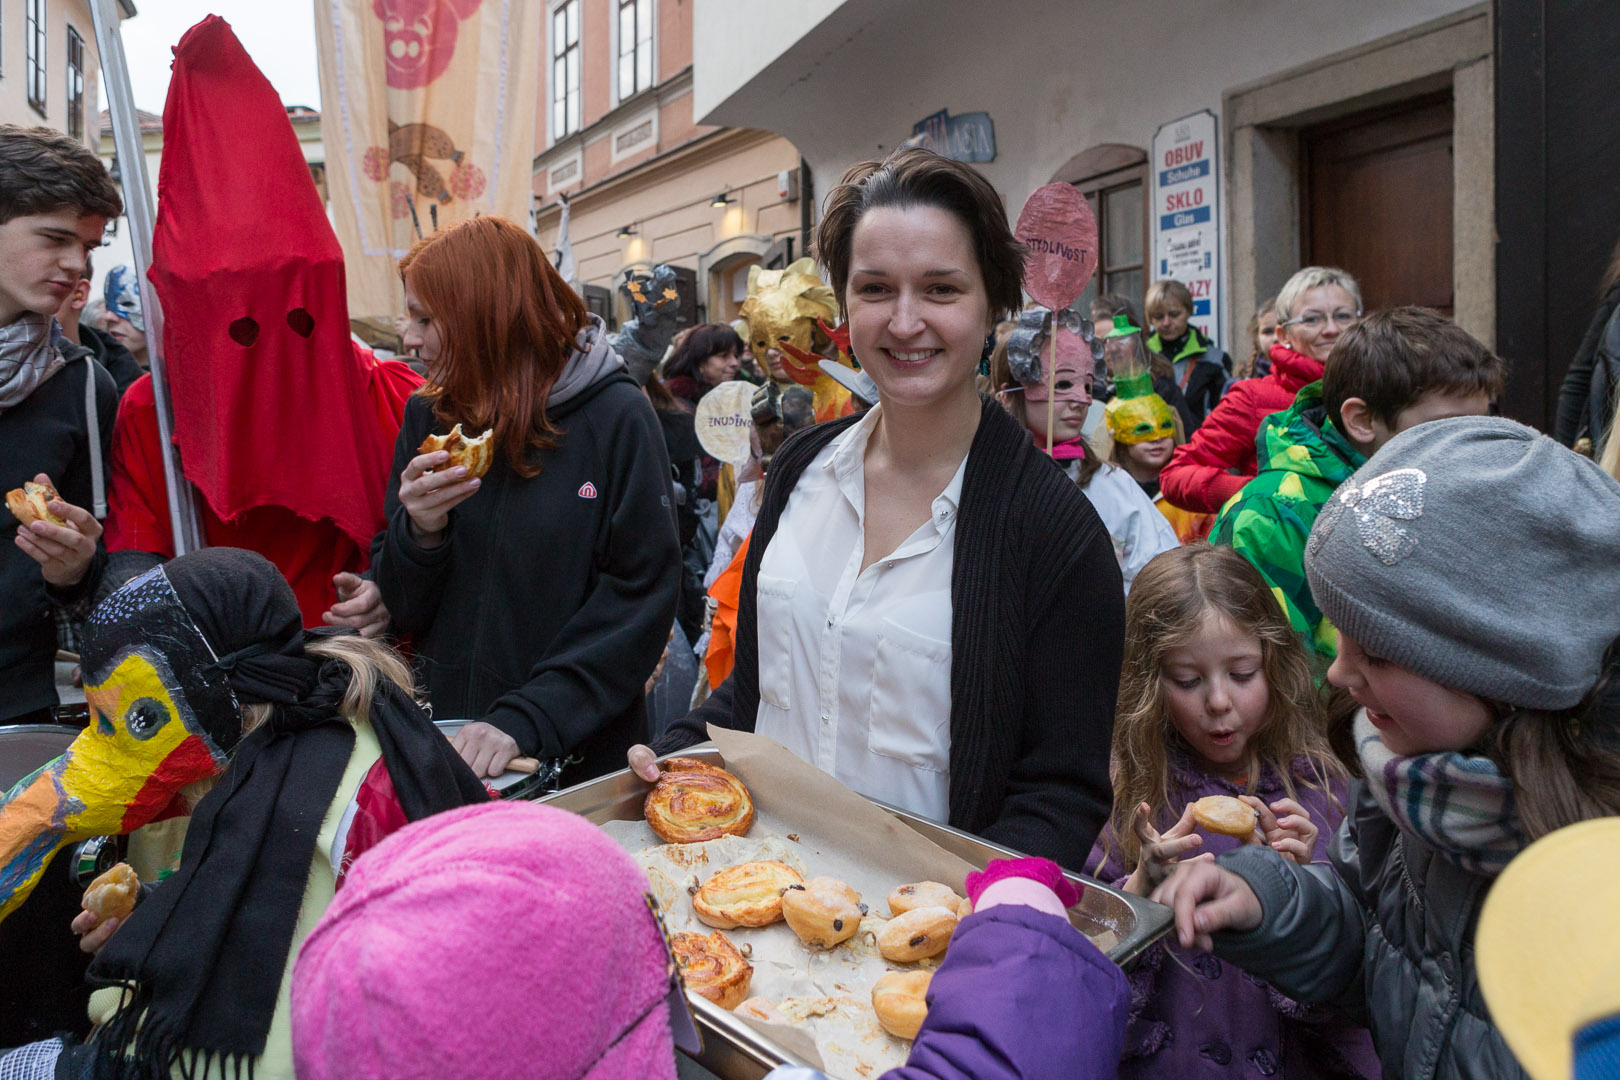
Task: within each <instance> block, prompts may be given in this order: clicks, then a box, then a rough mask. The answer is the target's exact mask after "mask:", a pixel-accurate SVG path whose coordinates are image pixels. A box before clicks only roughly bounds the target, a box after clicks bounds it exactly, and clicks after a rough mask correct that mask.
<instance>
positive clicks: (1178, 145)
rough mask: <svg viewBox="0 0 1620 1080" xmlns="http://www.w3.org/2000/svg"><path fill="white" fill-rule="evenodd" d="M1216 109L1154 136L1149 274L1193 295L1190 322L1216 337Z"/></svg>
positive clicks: (1218, 229)
mask: <svg viewBox="0 0 1620 1080" xmlns="http://www.w3.org/2000/svg"><path fill="white" fill-rule="evenodd" d="M1217 146H1218V142H1217V139H1216V129H1215V114H1214V113H1212V112H1209V111H1208V110H1205V111H1203V112H1197V113H1193V114H1192V115H1191V116H1184V117H1182V118H1181V119H1180V120H1174V121H1171V122H1170V123H1168V124H1165V125H1164V126H1163V127H1161V128H1160V129H1159V130H1158V131H1157V132H1155V133H1154V136H1153V273H1152V275H1150V280H1155V281H1156V280H1159V279H1162V278H1175V279H1176V280H1177V281H1179V282H1181V283H1182V284H1183V285H1185V286H1187V289H1188V290H1189V291H1190V292H1191V293H1192V296H1193V313H1192V324H1193V325H1194V326H1196V327H1198V329H1199V330H1201V331H1203V332H1204V333H1205V334H1206V335H1208V336H1209V338H1210V339H1211V340H1212V341H1215V342H1218V343H1220V344H1222V345H1225V344H1226V339H1225V338H1224V337H1222V336H1221V330H1222V327H1221V298H1220V288H1221V214H1220V176H1221V170H1220V159H1219V157H1218V155H1217Z"/></svg>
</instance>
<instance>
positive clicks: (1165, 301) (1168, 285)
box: [1142, 278, 1193, 319]
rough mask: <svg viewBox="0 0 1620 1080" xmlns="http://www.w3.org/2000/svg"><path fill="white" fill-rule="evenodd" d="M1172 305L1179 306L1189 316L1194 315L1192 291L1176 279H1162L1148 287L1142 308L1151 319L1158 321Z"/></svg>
mask: <svg viewBox="0 0 1620 1080" xmlns="http://www.w3.org/2000/svg"><path fill="white" fill-rule="evenodd" d="M1171 304H1179V305H1180V306H1181V310H1183V311H1185V312H1186V313H1187V314H1188V315H1191V314H1192V313H1193V299H1192V290H1191V289H1189V288H1187V286H1185V285H1183V284H1182V283H1181V282H1179V281H1177V280H1176V279H1175V278H1161V279H1160V280H1158V281H1155V282H1154V283H1153V284H1151V285H1149V286H1148V291H1147V296H1146V297H1144V298H1143V300H1142V308H1143V310H1145V311H1146V312H1147V317H1148V318H1149V319H1156V318H1158V317H1159V316H1160V315H1162V314H1164V309H1165V308H1167V307H1169V306H1170V305H1171Z"/></svg>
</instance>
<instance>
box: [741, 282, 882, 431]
mask: <svg viewBox="0 0 1620 1080" xmlns="http://www.w3.org/2000/svg"><path fill="white" fill-rule="evenodd" d="M742 315H743V318H745V319H747V320H748V348H749V350H750V351H751V352H753V354H754V359H755V360H756V361H757V362H758V363H759V366H760V368H761V370H766V371H768V370H769V360H768V358H767V357H766V352H767V351H768V350H770V349H776V350H777V351H778V352H779V353H780V354H781V357H782V367H783V369H784V370H785V371H786V372H787V373H788V377H789V378H791V379H792V380H793V381H794V382H796V383H798V384H799V385H801V386H808V387H809V388H810V391H811V394H812V397H813V399H814V402H815V411H816V421H817V422H818V423H819V422H821V421H823V420H831V419H834V418H836V417H839V416H846V415H848V414H849V413H851V412H853V411H854V405H853V404H852V403H851V401H850V394H849V391H848V390H845V389H844V388H843V387H842V386H840V385H838V383H837V382H836V381H835V380H834V379H832V378H831V377H830V376H828V375H826V374H824V373H823V372H822V371H821V369H820V368H819V367H818V366H817V365H818V363H819V362H820V360H821V359H822V357H821V355H820V353H819V352H818V351H817V350H818V349H820V348H825V347H826V345H827V343H828V341H829V340H832V338H831V336H830V334H829V333H828V328H829V327H831V326H832V325H833V324H834V323H836V322H837V321H838V298H837V297H836V296H835V295H834V294H833V290H832V286H830V285H828V284H827V283H826V282H824V281H822V280H821V277H820V275H818V274H817V273H816V264H815V260H813V259H808V258H805V259H800V260H798V261H797V262H794V263H792V264H790V265H789V266H787V267H786V268H784V269H781V270H762V269H760V268H759V267H758V266H753V267H750V268H749V270H748V298H747V299H746V300H744V301H743V303H742ZM837 356H838V359H839V361H840V362H843V363H845V365H846V366H853V365H849V364H848V363H847V361H846V360H845V358H844V354H843V353H842V351H840V352H838V354H837Z"/></svg>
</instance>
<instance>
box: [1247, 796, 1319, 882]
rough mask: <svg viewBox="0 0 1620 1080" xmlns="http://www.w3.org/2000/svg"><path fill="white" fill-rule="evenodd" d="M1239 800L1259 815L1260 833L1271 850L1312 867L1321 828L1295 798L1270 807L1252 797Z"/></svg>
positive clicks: (1279, 801) (1279, 800)
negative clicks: (1310, 864)
mask: <svg viewBox="0 0 1620 1080" xmlns="http://www.w3.org/2000/svg"><path fill="white" fill-rule="evenodd" d="M1238 797H1239V798H1241V799H1242V800H1243V801H1244V802H1246V803H1248V804H1249V805H1250V806H1252V807H1253V808H1254V810H1255V812H1256V813H1258V814H1259V815H1260V833H1261V834H1262V835H1263V836H1264V837H1265V838H1266V844H1267V845H1268V846H1269V847H1270V848H1271V850H1273V851H1275V852H1276V853H1277V854H1279V855H1281V856H1282V857H1283V858H1285V859H1292V860H1293V861H1294V862H1297V863H1299V865H1301V866H1306V865H1309V863H1310V861H1311V852H1313V851H1315V850H1316V837H1317V833H1318V829H1317V828H1316V824H1315V823H1314V822H1312V821H1311V815H1310V813H1309V812H1307V811H1306V809H1305V808H1304V807H1303V806H1301V805H1299V803H1297V802H1295V801H1294V800H1293V799H1278V800H1277V801H1276V802H1274V803H1272V804H1270V805H1269V806H1268V805H1266V804H1265V803H1263V802H1261V801H1260V800H1259V799H1257V798H1256V797H1255V796H1253V795H1240V796H1238Z"/></svg>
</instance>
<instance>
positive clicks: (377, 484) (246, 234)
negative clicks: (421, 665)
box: [107, 16, 421, 625]
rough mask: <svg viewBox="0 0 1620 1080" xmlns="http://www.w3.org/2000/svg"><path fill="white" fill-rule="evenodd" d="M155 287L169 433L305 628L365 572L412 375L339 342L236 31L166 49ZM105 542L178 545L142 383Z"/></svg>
mask: <svg viewBox="0 0 1620 1080" xmlns="http://www.w3.org/2000/svg"><path fill="white" fill-rule="evenodd" d="M174 57H175V59H174V77H173V80H172V81H171V83H170V85H169V99H168V102H167V104H166V105H165V107H164V110H163V134H164V149H163V165H162V168H161V170H160V172H159V174H158V214H157V227H156V235H155V236H154V238H153V244H152V248H153V251H152V270H151V279H152V282H153V284H154V285H155V286H156V288H157V292H158V297H159V299H160V300H161V302H162V304H163V314H164V324H163V355H164V361H165V363H166V365H167V372H168V378H169V394H170V397H171V399H172V401H173V403H174V441H175V444H176V445H177V446H178V447H179V448H180V459H181V464H182V467H183V468H184V471H185V475H186V478H187V479H188V480H190V481H191V483H192V484H193V485H194V486H195V487H196V489H197V490H198V492H200V493H201V496H202V499H201V505H200V506H199V508H198V509H199V513H200V514H201V517H202V526H203V535H204V537H205V538H206V540H207V542H208V543H209V544H210V545H213V546H232V547H243V548H248V549H250V550H253V551H257V552H259V553H260V554H262V555H264V556H265V557H266V558H268V559H270V560H271V561H272V562H274V563H275V564H276V566H277V567H278V568H279V569H280V570H281V572H282V573H283V574H285V575H286V577H287V579H288V580H289V581H291V582H292V585H293V589H294V590H295V591H296V592H297V594H298V604H299V607H300V609H301V610H302V612H303V616H304V621H305V623H306V624H309V625H319V624H320V621H321V613H322V612H323V611H325V610H326V609H327V608H329V607H330V606H331V605H332V603H333V602H334V601H335V600H336V598H337V596H336V592H335V590H334V588H333V586H332V576H333V575H334V574H335V573H337V572H339V571H342V570H348V571H359V570H362V569H364V568H365V565H366V560H367V552H368V550H369V546H370V543H371V538H372V536H373V535H374V534H376V533H377V532H378V531H379V530H380V529H381V528H382V525H383V485H384V483H385V481H386V479H387V473H388V468H389V465H390V462H391V461H392V460H393V451H394V441H395V439H396V437H397V436H398V434H399V425H400V417H401V415H402V414H403V412H404V408H405V399H406V398H408V397H409V396H410V394H411V391H413V390H414V389H415V388H416V387H417V386H419V385H420V384H421V379H420V378H418V377H417V375H416V374H415V373H414V372H413V371H411V369H410V368H409V367H408V366H407V365H406V364H404V363H401V362H397V361H379V360H377V359H376V358H375V357H373V356H372V354H371V353H370V352H369V351H367V350H365V349H361V348H359V347H357V346H356V345H354V343H353V342H352V341H351V339H350V337H349V312H348V299H347V295H346V292H345V288H344V276H343V251H342V249H341V248H340V247H339V246H338V242H337V236H336V235H335V234H334V233H333V231H332V226H331V224H330V223H329V222H328V220H327V217H326V209H325V207H324V206H323V205H322V204H321V199H320V195H319V194H318V193H317V192H316V189H315V184H314V182H313V180H312V179H311V178H310V173H309V166H308V165H307V163H306V162H305V160H304V156H303V152H302V150H301V148H300V146H299V143H298V139H297V137H296V136H295V135H294V134H293V130H292V125H291V124H290V123H289V122H288V120H287V112H286V109H285V108H284V107H283V106H282V104H281V99H280V98H279V96H278V95H277V94H276V91H275V89H274V88H273V87H271V85H270V83H269V81H268V80H266V79H265V77H264V75H263V74H261V73H260V71H259V69H258V68H257V67H255V66H254V64H253V61H252V60H251V59H249V57H248V55H247V52H246V51H245V50H244V49H243V48H242V46H241V43H240V42H238V41H237V40H236V36H235V35H234V34H233V33H231V29H230V26H229V25H228V24H227V23H226V22H225V21H224V20H223V19H220V18H218V17H217V16H209V17H208V18H206V19H204V20H203V21H202V22H200V23H198V24H197V25H196V26H194V27H192V28H191V30H189V31H188V32H187V33H186V35H185V36H184V37H183V38H181V39H180V44H179V45H178V46H176V47H175V50H174ZM109 503H110V506H111V512H110V516H109V517H108V520H107V548H108V550H111V551H119V550H126V549H135V550H140V551H150V552H154V553H156V554H159V555H163V556H165V557H168V556H172V555H173V554H174V541H173V537H172V535H171V532H170V528H169V513H168V502H167V494H166V491H165V488H164V482H163V463H162V458H161V456H160V454H159V447H158V433H157V413H156V409H155V406H154V399H153V394H152V385H151V379H150V377H149V376H147V377H143V378H142V379H141V380H140V381H138V382H136V383H135V385H134V386H132V387H131V388H130V390H129V392H128V393H127V394H125V396H124V399H123V402H122V403H121V404H120V406H119V410H118V426H117V431H116V433H115V435H114V440H113V457H112V490H111V494H110V498H109Z"/></svg>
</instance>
